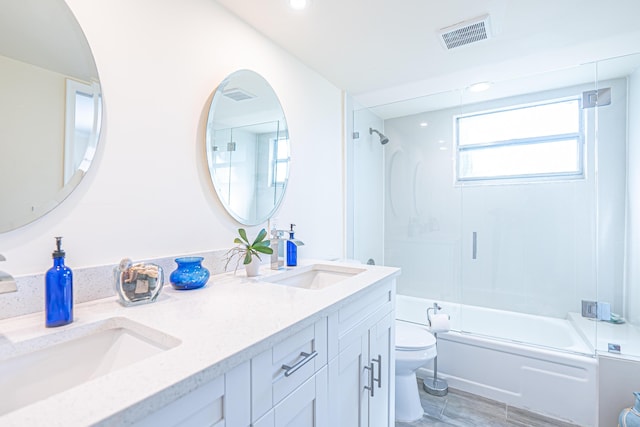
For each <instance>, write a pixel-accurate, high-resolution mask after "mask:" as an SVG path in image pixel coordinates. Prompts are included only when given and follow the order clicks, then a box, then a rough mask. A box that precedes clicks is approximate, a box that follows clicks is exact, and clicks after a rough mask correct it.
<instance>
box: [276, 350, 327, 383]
mask: <svg viewBox="0 0 640 427" xmlns="http://www.w3.org/2000/svg"><path fill="white" fill-rule="evenodd" d="M317 355H318V352H317V351H315V350H314V351H312V352H311V353H305V352H304V351H301V352H300V356H302V357H303V359H300V361H298V362H297V363H296V364H295V365H293V366H289V365H282V368H281V369H284V371H285V372H284V376H285V377H288V376H290V375H293V373H294V372H296V371H297V370H298V369H300V368H302V367H303V366H304V365H306V364H307V363H308V362H309V361H310V360H311V359H313V358H314V357H316V356H317Z"/></svg>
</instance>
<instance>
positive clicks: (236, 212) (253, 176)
mask: <svg viewBox="0 0 640 427" xmlns="http://www.w3.org/2000/svg"><path fill="white" fill-rule="evenodd" d="M205 139H206V141H205V143H206V151H207V161H208V163H209V173H210V175H211V181H212V182H213V186H214V187H215V189H216V193H217V194H218V197H219V198H220V201H221V202H222V204H223V205H224V207H225V209H226V210H227V212H229V214H230V215H231V216H232V217H233V218H235V219H236V220H237V221H238V222H240V223H241V224H244V225H257V224H260V223H262V222H264V221H266V220H267V219H269V218H270V217H271V216H272V215H273V214H274V212H275V211H276V209H278V206H279V205H280V202H281V201H282V198H283V197H284V193H285V190H286V188H287V182H288V179H289V162H290V157H289V130H288V128H287V121H286V119H285V116H284V112H283V111H282V106H281V105H280V101H278V97H277V96H276V94H275V92H274V91H273V89H272V88H271V85H269V83H268V82H267V81H266V80H265V79H264V78H263V77H262V76H260V75H259V74H257V73H255V72H253V71H249V70H240V71H236V72H235V73H233V74H231V75H230V76H229V77H227V78H226V79H225V80H224V81H223V82H222V83H221V84H220V86H218V88H217V89H216V92H215V94H214V95H213V100H212V101H211V107H210V108H209V115H208V117H207V129H206V136H205Z"/></svg>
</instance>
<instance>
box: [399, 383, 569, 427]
mask: <svg viewBox="0 0 640 427" xmlns="http://www.w3.org/2000/svg"><path fill="white" fill-rule="evenodd" d="M418 383H419V389H420V400H421V401H422V407H423V408H424V410H425V416H424V417H423V418H422V419H421V420H419V421H416V422H413V423H403V422H396V426H395V427H427V426H429V427H436V426H437V427H577V426H575V425H573V424H568V423H564V422H561V421H556V420H554V419H550V418H547V417H544V416H541V415H538V414H535V413H532V412H529V411H525V410H522V409H518V408H513V407H510V406H508V405H506V404H504V403H500V402H496V401H495V400H490V399H487V398H484V397H480V396H476V395H474V394H470V393H466V392H463V391H460V390H455V389H452V388H449V393H448V394H447V395H446V396H443V397H437V396H432V395H430V394H428V393H426V392H425V391H424V390H423V389H422V380H420V379H418Z"/></svg>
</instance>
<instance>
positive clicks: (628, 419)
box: [618, 391, 640, 427]
mask: <svg viewBox="0 0 640 427" xmlns="http://www.w3.org/2000/svg"><path fill="white" fill-rule="evenodd" d="M633 395H634V396H635V397H636V403H635V405H634V406H633V407H632V408H625V409H623V410H622V412H620V416H619V417H618V425H619V426H620V427H640V391H636V392H634V393H633Z"/></svg>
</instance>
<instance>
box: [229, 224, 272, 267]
mask: <svg viewBox="0 0 640 427" xmlns="http://www.w3.org/2000/svg"><path fill="white" fill-rule="evenodd" d="M238 234H239V235H240V237H236V238H235V239H234V240H233V243H235V244H236V245H237V246H235V247H233V248H231V249H230V250H229V251H228V252H227V263H226V264H225V265H224V269H225V270H227V267H228V266H229V263H231V261H232V260H233V259H234V258H235V259H236V266H235V269H234V271H236V270H237V269H238V266H239V265H240V260H241V259H242V260H243V262H242V263H243V264H244V267H245V270H246V271H247V276H249V277H254V276H257V275H258V269H259V268H260V261H261V260H262V258H260V255H259V254H267V255H271V254H272V253H273V249H271V248H270V247H269V245H270V244H271V242H270V241H269V240H268V239H267V240H265V238H266V237H267V232H266V230H265V229H264V228H263V229H262V230H260V232H259V233H258V235H257V236H256V238H255V240H254V241H253V243H250V241H249V239H248V238H247V232H246V231H245V229H244V228H239V229H238Z"/></svg>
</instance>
